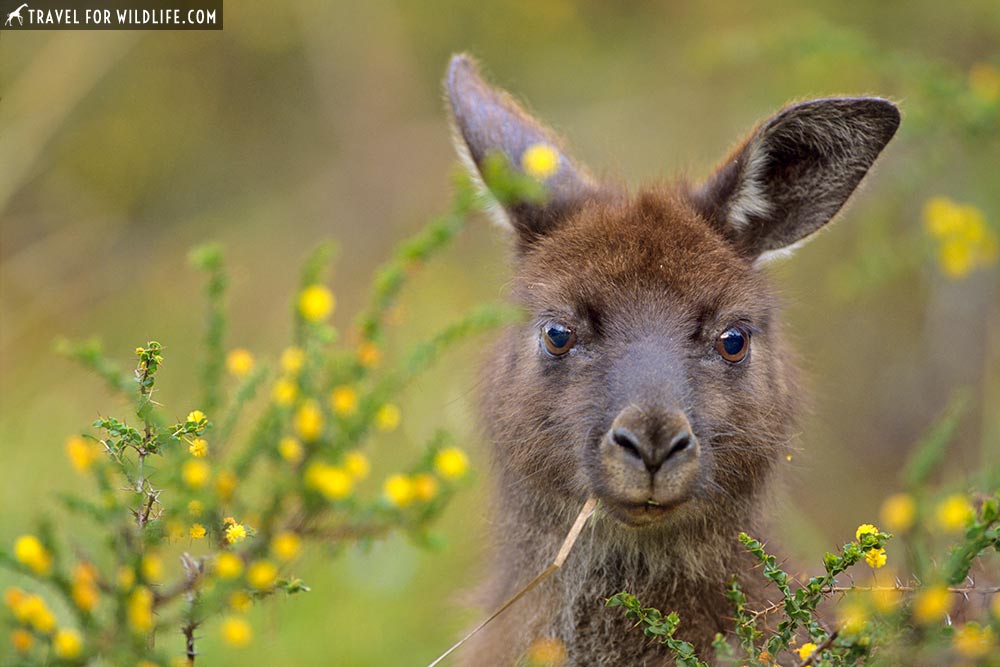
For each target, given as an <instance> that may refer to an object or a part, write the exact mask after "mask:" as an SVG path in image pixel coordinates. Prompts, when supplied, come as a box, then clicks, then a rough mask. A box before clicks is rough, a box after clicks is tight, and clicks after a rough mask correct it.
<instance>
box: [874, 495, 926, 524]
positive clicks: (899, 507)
mask: <svg viewBox="0 0 1000 667" xmlns="http://www.w3.org/2000/svg"><path fill="white" fill-rule="evenodd" d="M879 516H880V517H881V519H882V523H883V524H884V525H885V527H886V528H888V529H889V530H891V531H892V532H894V533H905V532H907V531H908V530H910V528H912V527H913V522H914V521H915V520H916V518H917V503H916V501H915V500H914V499H913V496H911V495H910V494H908V493H897V494H894V495H891V496H889V497H888V498H886V499H885V502H883V503H882V509H881V511H880V514H879Z"/></svg>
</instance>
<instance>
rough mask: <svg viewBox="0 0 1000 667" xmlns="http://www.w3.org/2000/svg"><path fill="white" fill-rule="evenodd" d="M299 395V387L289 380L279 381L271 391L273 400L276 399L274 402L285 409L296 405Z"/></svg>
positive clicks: (282, 379)
mask: <svg viewBox="0 0 1000 667" xmlns="http://www.w3.org/2000/svg"><path fill="white" fill-rule="evenodd" d="M298 395H299V387H298V385H296V384H295V381H294V380H289V379H288V378H281V379H279V380H278V381H277V382H275V383H274V388H273V389H271V398H272V399H274V402H275V403H277V404H278V405H281V406H285V407H287V406H289V405H291V404H292V403H294V402H295V399H296V398H297V397H298Z"/></svg>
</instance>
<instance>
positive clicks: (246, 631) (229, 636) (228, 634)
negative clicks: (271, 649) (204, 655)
mask: <svg viewBox="0 0 1000 667" xmlns="http://www.w3.org/2000/svg"><path fill="white" fill-rule="evenodd" d="M220 629H221V631H222V641H224V642H225V643H227V644H229V645H230V646H233V647H235V648H242V647H244V646H246V645H247V644H249V643H250V640H252V639H253V629H252V628H251V627H250V624H249V623H248V622H247V621H246V620H245V619H242V618H240V617H239V616H227V617H226V618H224V619H222V626H221V628H220Z"/></svg>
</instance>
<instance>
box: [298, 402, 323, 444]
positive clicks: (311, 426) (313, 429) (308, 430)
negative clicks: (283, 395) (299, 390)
mask: <svg viewBox="0 0 1000 667" xmlns="http://www.w3.org/2000/svg"><path fill="white" fill-rule="evenodd" d="M323 421H324V420H323V413H322V412H321V411H320V409H319V405H318V404H317V403H316V401H307V402H305V403H303V404H302V405H301V406H299V409H298V410H296V411H295V417H294V419H293V420H292V424H293V426H294V427H295V432H296V433H297V434H298V436H299V437H300V438H302V439H303V440H305V441H306V442H312V441H313V440H316V439H318V438H319V436H320V435H321V434H322V433H323Z"/></svg>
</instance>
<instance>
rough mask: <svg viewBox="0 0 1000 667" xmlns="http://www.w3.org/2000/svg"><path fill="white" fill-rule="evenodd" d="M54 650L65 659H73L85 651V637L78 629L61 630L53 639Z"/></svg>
mask: <svg viewBox="0 0 1000 667" xmlns="http://www.w3.org/2000/svg"><path fill="white" fill-rule="evenodd" d="M52 650H53V651H54V652H55V654H56V655H57V656H59V657H60V658H63V659H64V660H72V659H73V658H77V657H79V656H80V653H82V652H83V637H81V636H80V633H79V632H77V631H76V630H60V631H59V632H57V633H56V636H55V637H53V639H52Z"/></svg>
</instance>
